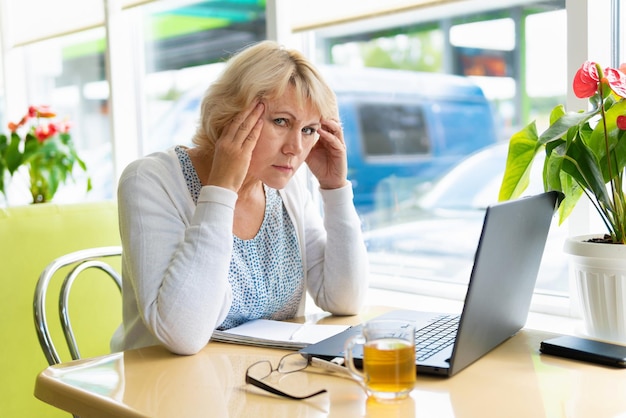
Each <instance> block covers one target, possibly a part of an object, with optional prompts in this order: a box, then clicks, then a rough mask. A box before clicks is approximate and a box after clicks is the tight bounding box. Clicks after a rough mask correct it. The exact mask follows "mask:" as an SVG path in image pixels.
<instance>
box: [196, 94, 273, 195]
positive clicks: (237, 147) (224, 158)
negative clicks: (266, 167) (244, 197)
mask: <svg viewBox="0 0 626 418" xmlns="http://www.w3.org/2000/svg"><path fill="white" fill-rule="evenodd" d="M264 110H265V105H264V104H263V103H261V102H258V101H257V102H255V103H253V104H252V105H250V107H249V108H247V109H246V110H244V111H243V112H241V113H239V114H238V115H237V116H236V117H235V118H234V119H233V120H232V121H231V123H230V124H229V125H228V126H227V127H226V128H225V129H224V132H222V136H221V137H220V138H218V139H217V141H216V142H215V153H214V154H213V164H212V165H211V173H210V174H209V178H208V183H207V184H210V185H214V186H220V187H224V188H227V189H231V190H233V191H235V192H238V191H239V188H240V187H241V184H242V183H243V181H244V179H245V177H246V174H247V173H248V167H249V166H250V159H251V157H252V151H253V150H254V147H256V143H257V140H258V139H259V135H260V133H261V129H262V128H263V119H262V116H263V112H264Z"/></svg>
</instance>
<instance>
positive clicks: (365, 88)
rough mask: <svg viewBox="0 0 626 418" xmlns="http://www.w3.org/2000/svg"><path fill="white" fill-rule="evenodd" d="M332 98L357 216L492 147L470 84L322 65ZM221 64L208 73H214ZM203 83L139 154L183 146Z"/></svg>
mask: <svg viewBox="0 0 626 418" xmlns="http://www.w3.org/2000/svg"><path fill="white" fill-rule="evenodd" d="M319 69H320V71H321V72H322V73H323V75H324V77H325V79H326V80H327V81H328V83H329V84H330V85H331V87H332V88H333V89H334V91H335V92H336V94H337V100H338V104H339V113H340V117H341V121H342V124H343V128H344V137H345V141H346V148H347V152H348V178H349V180H350V181H351V182H352V185H353V188H354V203H355V205H356V207H357V210H358V211H359V213H362V214H365V213H367V212H371V211H373V210H375V209H379V208H382V209H387V208H389V207H392V206H393V205H394V204H395V203H396V202H398V201H401V200H404V199H405V198H409V197H411V195H412V194H413V190H414V189H415V186H416V185H418V184H421V183H424V182H427V181H431V180H434V179H435V178H437V177H439V176H440V175H441V174H443V173H444V172H446V171H447V170H448V169H449V168H451V167H452V166H453V165H455V164H456V163H458V162H459V161H460V160H461V159H462V158H463V157H465V156H467V155H468V154H470V153H472V152H473V151H476V150H478V149H480V148H483V147H485V146H486V145H489V144H492V143H494V142H496V132H495V126H494V121H493V116H492V113H491V107H490V105H489V102H488V101H487V99H486V98H485V96H484V94H483V92H482V90H481V89H480V87H478V86H477V85H476V84H474V83H473V82H472V81H471V80H470V79H468V78H465V77H459V76H453V75H448V74H437V73H417V72H413V71H399V70H389V69H377V68H361V69H353V68H346V67H339V66H320V67H319ZM219 70H220V64H216V65H215V66H214V67H213V68H212V71H211V73H212V74H215V75H216V74H218V73H219ZM205 90H206V84H205V83H203V85H202V86H200V87H198V88H196V89H193V90H190V91H189V92H187V93H186V94H185V95H183V96H182V97H181V98H180V99H179V100H178V101H177V102H175V104H174V105H173V107H172V109H171V110H170V111H168V112H167V113H166V116H165V117H164V118H162V119H161V120H160V122H159V123H158V124H157V125H156V126H155V127H154V129H153V130H152V135H151V136H150V139H149V141H148V143H146V144H144V152H145V153H149V152H152V151H157V150H162V149H165V148H167V147H169V146H171V145H174V144H188V143H190V142H191V138H192V136H193V134H194V131H195V127H196V124H197V121H198V118H199V116H200V110H199V109H200V101H201V100H202V95H203V94H204V91H205Z"/></svg>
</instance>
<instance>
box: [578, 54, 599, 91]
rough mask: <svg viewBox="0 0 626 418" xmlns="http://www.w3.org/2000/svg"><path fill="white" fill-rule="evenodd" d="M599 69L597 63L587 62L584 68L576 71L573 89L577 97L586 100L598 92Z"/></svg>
mask: <svg viewBox="0 0 626 418" xmlns="http://www.w3.org/2000/svg"><path fill="white" fill-rule="evenodd" d="M599 82H600V76H599V75H598V67H597V65H596V63H595V62H592V61H586V62H585V63H584V64H583V66H582V67H580V68H579V69H578V71H576V75H575V76H574V83H573V89H574V94H575V95H576V97H578V98H580V99H586V98H588V97H591V96H593V95H594V94H596V92H597V91H598V83H599Z"/></svg>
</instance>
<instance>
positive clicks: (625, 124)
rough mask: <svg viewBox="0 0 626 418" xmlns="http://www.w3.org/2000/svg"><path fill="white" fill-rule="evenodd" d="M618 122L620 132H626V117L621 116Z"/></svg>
mask: <svg viewBox="0 0 626 418" xmlns="http://www.w3.org/2000/svg"><path fill="white" fill-rule="evenodd" d="M616 122H617V127H618V128H619V129H620V130H622V131H626V115H619V116H618V117H617V121H616Z"/></svg>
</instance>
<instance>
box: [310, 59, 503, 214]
mask: <svg viewBox="0 0 626 418" xmlns="http://www.w3.org/2000/svg"><path fill="white" fill-rule="evenodd" d="M320 70H321V71H322V72H323V74H324V76H325V78H326V80H327V81H328V82H329V84H330V85H331V86H332V87H333V89H334V90H335V92H336V94H337V99H338V102H339V112H340V116H341V121H342V124H343V128H344V137H345V141H346V148H347V152H348V171H349V175H348V177H349V179H350V181H351V182H352V186H353V188H354V203H355V205H356V207H357V209H358V210H359V212H360V213H367V212H370V211H372V210H375V209H386V208H389V207H390V206H393V205H394V204H395V203H397V202H398V201H401V200H403V199H405V198H408V197H410V195H411V194H412V193H413V191H414V189H415V185H417V184H421V183H424V182H427V181H431V180H434V179H435V178H437V177H440V176H441V175H442V174H443V173H445V172H446V171H448V169H450V168H452V166H454V165H455V164H456V163H458V162H459V161H460V160H461V159H462V158H463V157H465V156H467V155H469V154H471V153H472V152H474V151H476V150H478V149H480V148H483V147H485V146H487V145H489V144H492V143H495V142H496V141H497V135H496V128H495V123H494V117H493V114H492V109H491V106H490V104H489V102H488V101H487V99H486V98H485V95H484V94H483V91H482V89H481V88H480V87H479V86H478V85H476V84H475V83H473V82H472V81H471V80H470V79H469V78H465V77H460V76H454V75H449V74H438V73H418V72H413V71H400V70H389V69H375V68H363V69H352V68H345V67H323V66H322V67H320Z"/></svg>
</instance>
